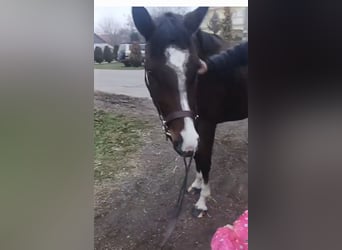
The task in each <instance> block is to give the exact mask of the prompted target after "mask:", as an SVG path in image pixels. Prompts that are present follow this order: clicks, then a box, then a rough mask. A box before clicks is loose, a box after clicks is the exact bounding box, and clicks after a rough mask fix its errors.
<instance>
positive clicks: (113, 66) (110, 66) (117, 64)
mask: <svg viewBox="0 0 342 250" xmlns="http://www.w3.org/2000/svg"><path fill="white" fill-rule="evenodd" d="M94 68H95V69H114V70H122V69H124V70H137V69H144V67H125V65H124V64H123V63H120V62H112V63H101V64H97V63H94Z"/></svg>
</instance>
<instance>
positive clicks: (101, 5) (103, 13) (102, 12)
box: [94, 0, 248, 30]
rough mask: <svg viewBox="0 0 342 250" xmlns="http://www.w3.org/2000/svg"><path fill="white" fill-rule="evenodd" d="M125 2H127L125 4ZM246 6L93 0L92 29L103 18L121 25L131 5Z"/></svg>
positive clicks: (220, 1)
mask: <svg viewBox="0 0 342 250" xmlns="http://www.w3.org/2000/svg"><path fill="white" fill-rule="evenodd" d="M125 4H127V5H126V6H125ZM142 5H144V6H184V7H188V6H248V0H215V1H208V0H173V1H172V2H170V1H160V0H124V1H118V0H94V30H96V29H97V28H98V25H99V23H101V21H102V20H103V19H105V18H113V19H114V20H116V22H118V23H120V24H121V25H125V24H126V23H127V16H130V15H131V7H132V6H142Z"/></svg>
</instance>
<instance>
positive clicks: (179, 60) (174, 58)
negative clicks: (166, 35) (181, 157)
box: [165, 47, 199, 152]
mask: <svg viewBox="0 0 342 250" xmlns="http://www.w3.org/2000/svg"><path fill="white" fill-rule="evenodd" d="M165 54H166V58H167V63H166V64H167V65H168V66H169V67H171V68H172V69H173V70H175V72H176V74H177V78H178V91H179V97H180V105H181V108H182V110H183V111H190V107H189V103H188V95H187V91H186V84H185V82H186V77H185V72H186V63H187V61H188V58H189V51H188V50H181V49H177V48H174V47H169V48H167V49H166V51H165ZM180 134H181V136H182V138H183V144H182V148H181V149H182V151H183V152H187V151H194V152H195V151H196V150H197V146H198V137H199V136H198V134H197V132H196V129H195V126H194V121H193V119H191V118H189V117H185V118H184V128H183V130H182V131H181V132H180Z"/></svg>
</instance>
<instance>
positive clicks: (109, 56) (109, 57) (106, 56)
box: [103, 46, 114, 63]
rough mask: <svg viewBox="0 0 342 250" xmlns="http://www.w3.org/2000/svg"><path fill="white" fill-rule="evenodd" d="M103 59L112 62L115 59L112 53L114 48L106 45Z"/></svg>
mask: <svg viewBox="0 0 342 250" xmlns="http://www.w3.org/2000/svg"><path fill="white" fill-rule="evenodd" d="M103 59H104V60H105V61H106V62H107V63H111V62H112V61H113V59H114V58H113V53H112V50H111V49H110V48H109V47H108V46H106V47H105V48H104V51H103Z"/></svg>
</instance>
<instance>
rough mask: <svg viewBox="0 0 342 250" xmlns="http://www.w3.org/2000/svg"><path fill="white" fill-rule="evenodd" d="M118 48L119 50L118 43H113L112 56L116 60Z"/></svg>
mask: <svg viewBox="0 0 342 250" xmlns="http://www.w3.org/2000/svg"><path fill="white" fill-rule="evenodd" d="M118 50H119V45H114V50H113V58H114V59H115V60H118Z"/></svg>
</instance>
